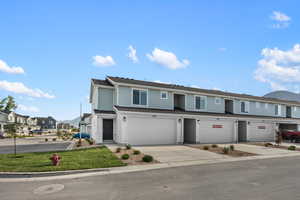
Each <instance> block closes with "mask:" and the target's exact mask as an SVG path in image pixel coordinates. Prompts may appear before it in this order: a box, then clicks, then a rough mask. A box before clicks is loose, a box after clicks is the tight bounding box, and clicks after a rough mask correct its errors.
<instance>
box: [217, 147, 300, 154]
mask: <svg viewBox="0 0 300 200" xmlns="http://www.w3.org/2000/svg"><path fill="white" fill-rule="evenodd" d="M229 145H230V144H221V145H219V146H229ZM233 145H234V147H235V149H236V150H240V151H245V152H249V153H254V154H258V155H284V154H295V153H299V155H300V152H299V151H290V150H285V149H277V148H272V147H263V146H258V145H251V144H233Z"/></svg>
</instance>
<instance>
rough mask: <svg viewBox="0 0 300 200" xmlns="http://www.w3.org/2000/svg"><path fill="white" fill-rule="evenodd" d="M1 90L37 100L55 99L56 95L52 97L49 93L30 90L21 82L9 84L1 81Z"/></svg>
mask: <svg viewBox="0 0 300 200" xmlns="http://www.w3.org/2000/svg"><path fill="white" fill-rule="evenodd" d="M0 89H2V90H6V91H9V92H13V93H16V94H25V95H28V96H31V97H37V98H47V99H53V98H55V96H54V95H50V94H49V93H46V92H43V91H42V90H40V89H31V88H28V87H26V86H25V85H24V84H23V83H20V82H8V81H5V80H4V81H0Z"/></svg>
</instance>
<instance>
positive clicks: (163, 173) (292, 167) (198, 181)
mask: <svg viewBox="0 0 300 200" xmlns="http://www.w3.org/2000/svg"><path fill="white" fill-rule="evenodd" d="M299 168H300V157H289V158H280V159H265V160H251V161H241V162H232V163H222V164H210V165H199V166H189V167H178V168H169V169H159V170H151V171H145V172H132V173H123V174H114V175H104V176H94V177H85V178H80V179H68V180H56V181H41V182H26V183H19V182H18V183H0V195H1V196H0V199H1V200H19V199H22V200H24V199H43V200H54V199H55V200H59V199H72V200H82V199H85V200H87V199H97V200H100V199H105V200H110V199H122V200H136V199H141V200H148V199H149V200H153V199H156V200H174V199H180V200H182V199H184V200H190V199H195V200H201V199H203V200H219V199H220V200H241V199H243V200H282V199H285V200H289V199H293V200H294V199H300V192H299V191H300V181H299V180H300V172H299ZM49 184H56V185H52V186H53V187H52V188H48V186H49ZM55 191H56V192H55Z"/></svg>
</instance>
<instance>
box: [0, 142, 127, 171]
mask: <svg viewBox="0 0 300 200" xmlns="http://www.w3.org/2000/svg"><path fill="white" fill-rule="evenodd" d="M53 153H54V152H43V153H22V154H17V158H16V157H15V156H14V154H0V172H44V171H63V170H75V169H91V168H105V167H117V166H124V165H125V164H124V163H122V161H121V160H119V159H118V158H117V157H116V156H115V155H114V154H113V153H112V152H111V151H110V150H109V149H107V148H106V147H96V148H90V149H81V150H72V151H62V152H56V153H58V154H59V156H60V157H61V158H62V159H61V163H60V166H52V163H51V160H50V159H49V158H50V157H51V156H52V154H53Z"/></svg>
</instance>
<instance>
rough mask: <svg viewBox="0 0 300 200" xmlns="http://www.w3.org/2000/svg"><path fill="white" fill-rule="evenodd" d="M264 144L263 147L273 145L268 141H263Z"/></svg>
mask: <svg viewBox="0 0 300 200" xmlns="http://www.w3.org/2000/svg"><path fill="white" fill-rule="evenodd" d="M264 146H265V147H268V146H273V144H272V143H270V142H267V143H265V144H264Z"/></svg>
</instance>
